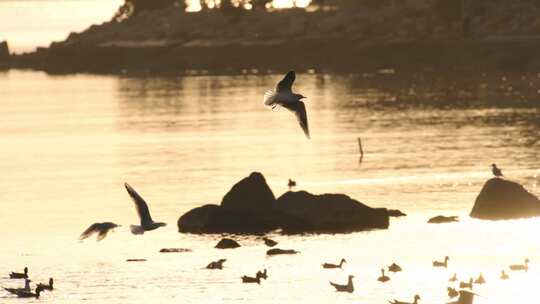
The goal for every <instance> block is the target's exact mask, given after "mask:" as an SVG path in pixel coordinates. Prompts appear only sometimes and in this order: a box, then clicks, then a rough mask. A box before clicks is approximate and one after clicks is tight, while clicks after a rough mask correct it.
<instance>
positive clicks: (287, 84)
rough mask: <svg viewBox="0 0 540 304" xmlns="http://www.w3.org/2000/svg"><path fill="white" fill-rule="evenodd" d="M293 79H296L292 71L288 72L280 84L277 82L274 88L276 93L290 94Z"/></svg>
mask: <svg viewBox="0 0 540 304" xmlns="http://www.w3.org/2000/svg"><path fill="white" fill-rule="evenodd" d="M295 78H296V74H295V73H294V71H290V72H288V73H287V75H285V77H284V78H283V79H282V80H281V81H280V82H278V84H277V86H276V92H278V93H291V92H292V85H293V82H294V79H295Z"/></svg>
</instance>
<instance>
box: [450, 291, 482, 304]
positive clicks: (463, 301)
mask: <svg viewBox="0 0 540 304" xmlns="http://www.w3.org/2000/svg"><path fill="white" fill-rule="evenodd" d="M475 295H477V294H475V293H473V292H470V291H467V290H460V291H459V298H458V300H457V301H455V302H449V303H448V304H473V300H474V296H475Z"/></svg>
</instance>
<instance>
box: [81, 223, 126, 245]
mask: <svg viewBox="0 0 540 304" xmlns="http://www.w3.org/2000/svg"><path fill="white" fill-rule="evenodd" d="M116 227H120V225H117V224H115V223H112V222H103V223H94V224H92V225H90V227H88V228H86V230H85V231H84V232H83V233H82V234H81V236H79V240H84V239H86V238H88V237H90V236H91V235H92V234H94V233H97V238H96V240H97V241H101V240H103V239H104V238H105V237H106V236H107V233H109V230H112V229H114V228H116Z"/></svg>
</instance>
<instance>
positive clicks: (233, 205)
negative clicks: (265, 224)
mask: <svg viewBox="0 0 540 304" xmlns="http://www.w3.org/2000/svg"><path fill="white" fill-rule="evenodd" d="M275 202H276V197H275V196H274V193H272V190H271V189H270V187H269V186H268V184H267V183H266V180H265V179H264V176H263V175H262V174H261V173H259V172H253V173H251V174H250V175H249V176H248V177H246V178H244V179H242V180H241V181H239V182H238V183H236V184H235V185H234V186H233V187H232V188H231V190H229V192H228V193H227V194H225V196H224V197H223V200H222V201H221V207H223V208H224V209H227V210H234V211H241V212H248V213H253V214H264V213H268V212H269V211H271V210H272V208H273V207H274V203H275Z"/></svg>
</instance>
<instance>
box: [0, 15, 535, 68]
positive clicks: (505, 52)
mask: <svg viewBox="0 0 540 304" xmlns="http://www.w3.org/2000/svg"><path fill="white" fill-rule="evenodd" d="M398 13H399V12H393V11H389V12H387V11H384V12H379V17H380V18H375V17H373V16H371V15H370V14H366V13H365V12H364V13H358V12H356V13H354V12H350V11H345V12H339V11H338V12H336V11H319V12H306V11H304V10H300V9H293V10H284V11H279V12H272V13H268V12H248V11H245V12H234V13H229V14H227V13H223V12H218V11H216V12H204V13H189V14H187V13H178V12H177V11H174V10H172V9H165V10H160V11H152V12H145V13H144V14H141V15H138V16H136V17H133V18H130V19H128V20H126V21H124V22H116V21H110V22H106V23H104V24H101V25H94V26H91V27H90V28H89V29H87V30H86V31H84V32H82V33H72V34H71V35H70V36H69V37H68V38H67V39H66V40H65V41H62V42H57V43H52V44H51V45H50V47H48V48H39V49H38V50H36V51H35V52H32V53H27V54H19V55H14V54H12V55H8V56H6V55H5V52H4V56H2V55H0V67H2V68H4V69H9V68H15V69H35V70H43V71H46V72H48V73H51V74H69V73H81V72H84V73H99V74H131V73H133V74H157V75H159V74H184V73H186V72H187V71H191V70H205V71H208V72H209V73H215V74H220V73H226V74H237V73H241V72H242V71H245V70H256V71H259V72H272V71H278V72H281V71H286V70H289V69H295V70H297V71H308V70H316V71H322V72H373V71H378V70H381V69H395V70H399V71H407V72H423V71H435V72H439V73H445V72H458V73H470V72H475V73H478V72H479V71H483V72H492V71H503V72H535V71H540V58H539V57H538V56H537V54H538V50H540V36H536V35H534V33H535V31H536V28H533V30H532V33H531V32H526V33H524V34H521V35H520V33H521V32H520V31H516V33H500V31H498V30H497V29H495V30H493V28H492V27H493V26H492V24H491V23H488V22H484V23H486V24H484V23H482V19H478V20H479V21H475V22H473V25H474V26H473V29H474V30H475V31H474V32H473V35H471V37H469V38H466V39H465V38H463V37H462V29H461V23H460V22H459V21H454V22H451V23H442V22H441V21H440V20H438V19H437V18H435V17H433V16H430V15H429V14H427V13H426V14H424V15H422V14H420V15H418V14H416V15H414V18H413V17H410V16H408V15H407V12H404V13H403V16H404V17H403V18H401V19H395V22H386V21H385V20H392V18H393V17H395V15H397V14H398ZM393 14H394V15H393ZM475 20H476V19H475ZM508 22H510V21H508ZM499 26H500V27H502V28H504V25H499ZM488 28H489V29H488ZM0 53H1V52H0Z"/></svg>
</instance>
